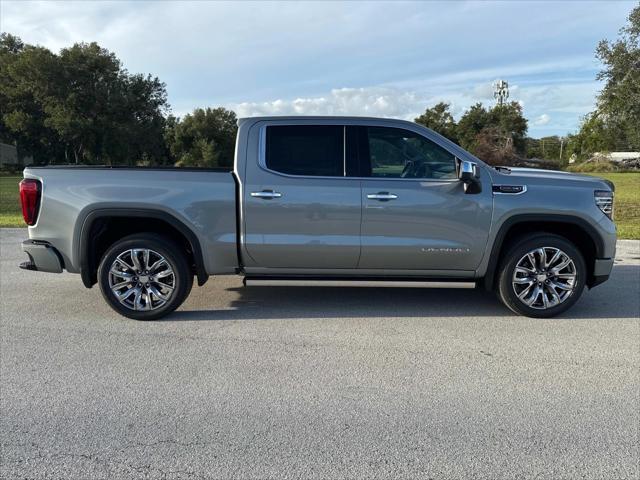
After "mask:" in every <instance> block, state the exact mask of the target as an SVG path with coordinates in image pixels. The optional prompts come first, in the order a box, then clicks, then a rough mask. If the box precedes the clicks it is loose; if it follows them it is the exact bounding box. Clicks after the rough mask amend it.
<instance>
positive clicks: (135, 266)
mask: <svg viewBox="0 0 640 480" xmlns="http://www.w3.org/2000/svg"><path fill="white" fill-rule="evenodd" d="M98 283H99V284H100V290H101V292H102V296H103V297H104V298H105V300H106V301H107V303H108V304H109V306H110V307H111V308H113V309H114V310H115V311H116V312H118V313H119V314H121V315H124V316H125V317H129V318H133V319H136V320H156V319H158V318H161V317H164V316H165V315H168V314H169V313H171V312H173V311H174V310H175V309H176V308H178V307H179V306H180V305H181V304H182V302H183V301H184V300H185V298H186V297H187V295H188V294H189V292H190V291H191V287H192V285H193V275H192V274H191V272H190V270H189V265H188V264H187V260H186V258H185V254H184V253H183V251H182V249H181V248H180V247H179V246H178V245H177V244H176V243H175V242H173V241H171V240H170V239H168V238H166V237H163V236H161V235H155V234H150V233H146V234H136V235H131V236H128V237H125V238H123V239H122V240H120V241H118V242H116V243H115V244H114V245H112V246H111V248H109V250H107V252H106V253H105V254H104V256H103V257H102V260H101V262H100V267H99V268H98Z"/></svg>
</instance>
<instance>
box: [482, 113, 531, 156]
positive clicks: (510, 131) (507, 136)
mask: <svg viewBox="0 0 640 480" xmlns="http://www.w3.org/2000/svg"><path fill="white" fill-rule="evenodd" d="M489 125H490V126H491V127H493V128H495V129H497V130H498V132H499V133H500V135H501V137H502V141H503V142H504V144H505V146H508V145H512V146H513V148H514V150H515V151H516V153H518V154H520V155H522V154H524V151H525V139H526V134H527V119H526V118H524V115H523V114H522V107H521V106H520V104H519V103H518V102H511V103H506V104H504V105H496V106H495V107H493V108H492V109H491V110H489Z"/></svg>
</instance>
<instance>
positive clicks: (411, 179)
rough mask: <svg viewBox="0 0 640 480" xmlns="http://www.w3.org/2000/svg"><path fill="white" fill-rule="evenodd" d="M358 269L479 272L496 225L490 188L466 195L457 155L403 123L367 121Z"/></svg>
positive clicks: (487, 185)
mask: <svg viewBox="0 0 640 480" xmlns="http://www.w3.org/2000/svg"><path fill="white" fill-rule="evenodd" d="M360 137H361V141H360V145H362V148H361V149H360V151H361V152H363V153H361V156H360V158H361V164H360V168H361V175H363V176H364V177H367V178H366V179H365V180H363V181H362V201H363V213H362V236H361V242H362V247H361V249H362V253H361V258H360V263H359V265H358V266H359V268H363V269H394V270H397V269H403V270H460V271H473V270H475V269H476V267H478V265H479V264H480V260H481V259H482V255H483V252H484V247H485V245H486V242H487V237H488V235H489V228H490V225H491V210H492V192H491V188H490V182H488V178H487V176H486V174H485V178H484V183H485V185H484V188H483V189H482V191H481V192H479V193H465V190H464V185H463V183H462V182H460V181H459V180H458V179H457V174H456V170H457V169H456V158H455V155H453V154H452V153H450V152H449V151H447V150H446V149H445V148H443V147H442V146H440V145H438V144H437V143H435V142H434V141H432V140H430V139H427V138H426V137H424V136H423V135H421V134H419V133H417V132H414V131H411V130H405V129H401V128H391V127H361V135H360Z"/></svg>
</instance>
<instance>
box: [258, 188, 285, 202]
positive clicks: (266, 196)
mask: <svg viewBox="0 0 640 480" xmlns="http://www.w3.org/2000/svg"><path fill="white" fill-rule="evenodd" d="M251 196H252V197H254V198H262V199H264V200H269V199H271V198H280V197H282V194H281V193H280V192H274V191H273V190H262V191H261V192H251Z"/></svg>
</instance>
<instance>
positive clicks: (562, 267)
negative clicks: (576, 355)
mask: <svg viewBox="0 0 640 480" xmlns="http://www.w3.org/2000/svg"><path fill="white" fill-rule="evenodd" d="M586 274H587V268H586V265H585V262H584V258H583V257H582V254H581V253H580V251H579V250H578V249H577V248H576V247H575V245H573V244H572V243H571V242H569V241H568V240H566V239H564V238H563V237H560V236H558V235H552V234H539V235H534V236H533V237H532V238H528V239H527V238H523V239H522V240H520V241H519V242H517V243H516V244H515V245H514V246H513V247H512V248H511V249H510V250H509V251H508V253H507V255H506V256H505V258H504V259H503V262H502V264H501V268H500V275H499V282H498V294H499V296H500V299H501V300H502V302H503V303H504V304H505V305H506V306H507V307H509V308H510V309H511V310H513V311H514V312H516V313H519V314H521V315H526V316H527V317H537V318H547V317H553V316H555V315H558V314H560V313H562V312H564V311H565V310H567V309H568V308H569V307H571V306H572V305H573V304H574V303H575V302H576V301H577V300H578V298H580V295H581V294H582V290H583V289H584V285H585V280H586Z"/></svg>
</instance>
